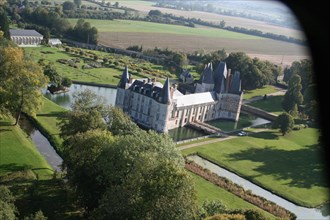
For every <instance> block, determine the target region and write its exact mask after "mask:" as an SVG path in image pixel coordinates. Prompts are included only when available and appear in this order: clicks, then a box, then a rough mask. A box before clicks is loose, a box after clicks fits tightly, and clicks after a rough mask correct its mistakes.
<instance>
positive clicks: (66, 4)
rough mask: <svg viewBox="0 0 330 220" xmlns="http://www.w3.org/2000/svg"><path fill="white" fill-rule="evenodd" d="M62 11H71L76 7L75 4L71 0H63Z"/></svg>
mask: <svg viewBox="0 0 330 220" xmlns="http://www.w3.org/2000/svg"><path fill="white" fill-rule="evenodd" d="M62 7H63V11H64V10H65V11H72V10H74V9H75V8H76V5H75V4H74V3H73V2H69V1H65V2H63V5H62Z"/></svg>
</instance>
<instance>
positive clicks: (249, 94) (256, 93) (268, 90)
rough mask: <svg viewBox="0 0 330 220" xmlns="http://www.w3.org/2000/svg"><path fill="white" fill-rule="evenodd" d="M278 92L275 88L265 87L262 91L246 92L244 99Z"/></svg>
mask: <svg viewBox="0 0 330 220" xmlns="http://www.w3.org/2000/svg"><path fill="white" fill-rule="evenodd" d="M277 91H278V90H277V89H275V88H274V86H270V85H267V86H264V87H262V88H260V89H254V90H244V94H243V99H250V98H253V97H256V96H264V95H265V94H270V93H274V92H277Z"/></svg>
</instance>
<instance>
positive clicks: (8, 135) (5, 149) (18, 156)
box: [0, 118, 53, 179]
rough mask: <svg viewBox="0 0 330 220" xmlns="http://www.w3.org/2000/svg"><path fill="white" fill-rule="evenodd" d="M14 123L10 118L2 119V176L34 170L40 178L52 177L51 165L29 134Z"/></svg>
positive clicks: (0, 149)
mask: <svg viewBox="0 0 330 220" xmlns="http://www.w3.org/2000/svg"><path fill="white" fill-rule="evenodd" d="M12 124H13V120H11V119H9V118H2V119H0V176H2V175H6V174H9V173H14V172H18V171H27V170H32V171H33V172H34V173H35V174H38V176H39V178H40V179H47V178H50V176H51V175H52V173H53V170H52V168H51V166H50V165H49V164H48V163H47V161H46V160H45V159H44V157H43V156H42V155H41V154H40V153H39V151H38V149H37V148H36V147H35V146H34V144H33V143H32V141H31V139H30V138H29V137H28V135H27V134H26V133H24V131H23V130H21V128H20V127H19V126H12Z"/></svg>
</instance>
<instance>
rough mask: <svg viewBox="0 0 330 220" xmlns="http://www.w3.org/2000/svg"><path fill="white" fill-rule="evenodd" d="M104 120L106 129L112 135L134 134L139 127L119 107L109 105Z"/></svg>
mask: <svg viewBox="0 0 330 220" xmlns="http://www.w3.org/2000/svg"><path fill="white" fill-rule="evenodd" d="M106 121H107V125H108V129H109V130H110V131H111V133H112V134H114V135H128V134H134V133H136V132H137V131H138V130H139V127H138V126H137V125H136V124H135V123H134V122H132V120H131V118H130V117H129V116H128V115H126V114H125V113H124V112H123V110H122V109H120V108H114V107H110V110H109V111H108V117H107V120H106Z"/></svg>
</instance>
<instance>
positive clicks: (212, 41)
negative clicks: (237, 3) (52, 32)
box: [70, 19, 308, 65]
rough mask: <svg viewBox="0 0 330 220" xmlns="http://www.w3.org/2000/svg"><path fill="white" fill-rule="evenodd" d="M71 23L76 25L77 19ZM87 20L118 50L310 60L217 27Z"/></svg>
mask: <svg viewBox="0 0 330 220" xmlns="http://www.w3.org/2000/svg"><path fill="white" fill-rule="evenodd" d="M70 21H71V22H72V23H73V24H75V23H76V21H77V20H76V19H70ZM86 21H89V22H90V23H91V24H92V25H93V26H95V27H96V28H97V29H98V30H99V43H101V44H103V45H107V46H112V47H117V48H127V47H128V46H132V45H142V46H143V48H144V49H152V48H155V47H158V48H168V49H172V50H177V51H184V52H194V51H201V50H203V51H205V52H211V51H214V50H219V49H225V50H226V51H227V52H238V51H243V52H246V53H247V54H249V55H251V56H253V57H258V58H260V59H267V60H270V61H271V62H274V63H278V64H279V63H282V64H285V65H290V64H291V63H292V62H293V61H295V60H300V59H303V58H307V57H308V53H307V48H306V47H305V46H300V45H296V44H292V43H287V42H282V41H276V40H272V39H266V38H261V37H256V36H251V35H246V34H241V33H235V32H230V31H226V30H222V29H216V28H209V27H202V26H197V27H195V28H190V27H184V26H177V25H167V24H158V23H151V22H142V21H127V20H113V21H108V20H91V19H87V20H86Z"/></svg>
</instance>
